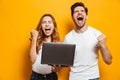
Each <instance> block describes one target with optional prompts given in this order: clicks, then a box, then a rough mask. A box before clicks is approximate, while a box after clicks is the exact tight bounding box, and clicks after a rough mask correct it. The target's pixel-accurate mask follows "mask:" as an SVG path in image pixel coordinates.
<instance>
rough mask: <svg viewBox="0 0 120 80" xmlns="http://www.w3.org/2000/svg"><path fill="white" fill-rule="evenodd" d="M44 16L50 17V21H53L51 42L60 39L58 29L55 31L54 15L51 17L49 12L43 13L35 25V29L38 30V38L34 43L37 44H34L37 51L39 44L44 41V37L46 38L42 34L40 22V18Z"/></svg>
mask: <svg viewBox="0 0 120 80" xmlns="http://www.w3.org/2000/svg"><path fill="white" fill-rule="evenodd" d="M45 16H49V17H51V18H52V21H53V24H54V30H53V33H52V34H51V38H52V42H58V41H60V38H59V33H58V31H57V24H56V21H55V19H54V17H53V16H52V15H51V14H44V15H43V16H42V17H41V19H40V21H39V24H38V26H37V29H36V30H37V31H38V39H37V43H36V44H37V46H36V50H37V53H38V52H39V50H40V47H41V45H42V42H43V41H45V38H46V36H45V34H44V32H43V30H42V26H41V24H42V19H43V18H44V17H45Z"/></svg>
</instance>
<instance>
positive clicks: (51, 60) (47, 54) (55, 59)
mask: <svg viewBox="0 0 120 80" xmlns="http://www.w3.org/2000/svg"><path fill="white" fill-rule="evenodd" d="M74 53H75V44H65V43H46V42H45V43H43V47H42V58H41V63H42V64H50V65H63V66H72V65H73V61H74Z"/></svg>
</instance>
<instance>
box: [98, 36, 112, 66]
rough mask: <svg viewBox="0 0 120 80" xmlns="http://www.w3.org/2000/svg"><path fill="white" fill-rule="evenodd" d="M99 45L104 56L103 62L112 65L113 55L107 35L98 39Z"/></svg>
mask: <svg viewBox="0 0 120 80" xmlns="http://www.w3.org/2000/svg"><path fill="white" fill-rule="evenodd" d="M98 44H99V48H100V52H101V54H102V57H103V60H104V61H105V63H106V64H111V63H112V55H111V53H110V51H109V49H108V47H107V45H106V36H105V35H103V34H102V35H100V36H99V37H98Z"/></svg>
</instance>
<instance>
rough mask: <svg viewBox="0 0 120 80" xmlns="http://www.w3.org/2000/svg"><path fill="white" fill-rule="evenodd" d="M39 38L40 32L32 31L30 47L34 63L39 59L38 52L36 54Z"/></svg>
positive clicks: (31, 58)
mask: <svg viewBox="0 0 120 80" xmlns="http://www.w3.org/2000/svg"><path fill="white" fill-rule="evenodd" d="M37 36H38V32H37V31H36V30H33V29H32V30H31V46H30V60H31V62H32V63H34V62H35V60H36V58H37V52H36V42H37Z"/></svg>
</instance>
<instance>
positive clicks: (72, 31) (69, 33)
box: [66, 30, 74, 36]
mask: <svg viewBox="0 0 120 80" xmlns="http://www.w3.org/2000/svg"><path fill="white" fill-rule="evenodd" d="M73 33H74V30H71V31H70V32H68V33H67V34H66V36H70V35H72V34H73Z"/></svg>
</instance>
